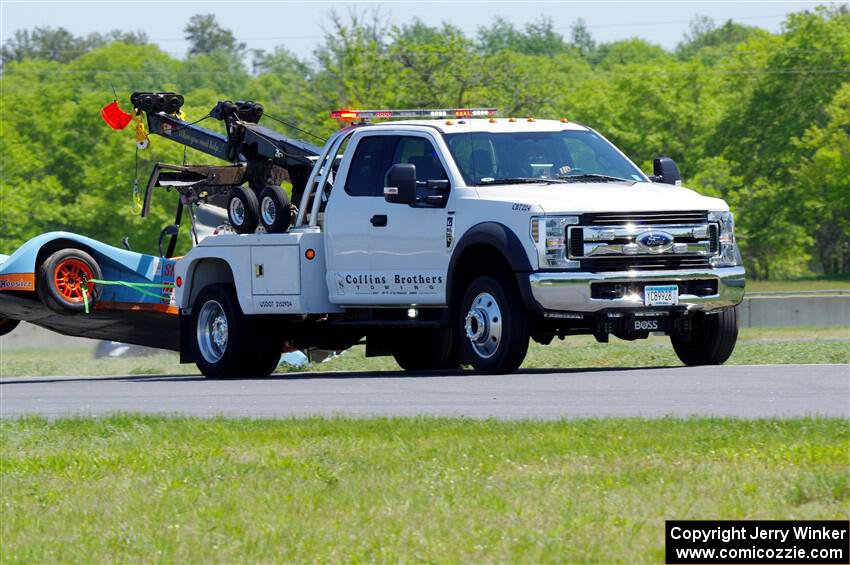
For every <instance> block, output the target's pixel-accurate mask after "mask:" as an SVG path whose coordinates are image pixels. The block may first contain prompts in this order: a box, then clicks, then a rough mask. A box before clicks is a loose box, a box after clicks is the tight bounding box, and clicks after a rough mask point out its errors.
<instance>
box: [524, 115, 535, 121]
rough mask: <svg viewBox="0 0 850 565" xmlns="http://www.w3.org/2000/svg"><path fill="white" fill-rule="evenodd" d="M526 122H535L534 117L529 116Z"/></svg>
mask: <svg viewBox="0 0 850 565" xmlns="http://www.w3.org/2000/svg"><path fill="white" fill-rule="evenodd" d="M525 121H527V122H533V121H534V118H533V117H531V116H528V118H526V120H525Z"/></svg>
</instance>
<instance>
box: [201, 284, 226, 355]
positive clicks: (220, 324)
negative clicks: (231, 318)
mask: <svg viewBox="0 0 850 565" xmlns="http://www.w3.org/2000/svg"><path fill="white" fill-rule="evenodd" d="M197 339H198V349H200V351H201V355H203V357H204V360H206V361H207V363H218V362H219V361H220V360H221V358H222V357H224V352H225V351H227V339H228V327H227V314H225V313H224V308H222V307H221V304H219V303H218V301H216V300H208V301H207V302H206V303H205V304H204V305H203V306H202V307H201V312H200V313H199V314H198V327H197Z"/></svg>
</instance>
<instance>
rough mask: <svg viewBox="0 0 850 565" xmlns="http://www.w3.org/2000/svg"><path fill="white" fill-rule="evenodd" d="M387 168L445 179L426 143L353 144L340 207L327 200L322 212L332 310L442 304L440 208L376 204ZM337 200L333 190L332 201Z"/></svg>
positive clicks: (401, 139)
mask: <svg viewBox="0 0 850 565" xmlns="http://www.w3.org/2000/svg"><path fill="white" fill-rule="evenodd" d="M394 163H410V164H413V165H415V166H416V168H417V179H418V180H420V181H426V180H447V179H448V177H447V175H446V172H445V166H444V164H443V162H442V160H441V158H440V156H439V155H438V154H437V151H436V149H435V148H434V145H433V143H432V142H431V140H430V139H429V138H428V137H427V136H426V135H416V134H415V133H413V132H411V133H410V134H407V135H388V134H387V133H385V134H383V135H381V134H378V135H366V136H364V137H363V138H361V140H360V141H359V142H358V143H357V146H356V147H355V148H354V155H353V157H352V160H351V164H350V167H349V169H348V171H347V174H346V179H345V200H346V201H345V202H344V203H343V202H341V201H340V200H341V199H338V198H337V199H335V198H333V196H332V198H331V201H330V202H329V203H328V209H327V225H328V228H329V229H328V233H329V242H330V249H329V257H328V261H329V268H328V279H329V280H328V286H329V289H330V298H331V301H332V302H334V303H336V304H372V305H395V304H399V305H401V304H443V303H444V302H445V285H446V273H447V270H448V262H449V254H448V252H447V245H446V222H447V218H448V213H447V211H446V208H445V207H440V208H435V207H427V206H408V205H406V204H391V203H389V202H387V201H386V200H384V179H385V176H386V173H387V171H388V170H389V168H390V167H391V166H392V165H393V164H394ZM339 180H340V181H342V179H339ZM336 188H337V186H335V189H336ZM341 192H342V191H337V190H334V193H336V195H337V196H340V193H341ZM335 204H336V205H337V206H335ZM334 208H336V209H334ZM343 214H344V215H345V216H346V218H345V219H343V220H342V225H341V224H340V220H341V219H342V218H340V216H341V215H343ZM339 228H342V229H341V230H340V231H338V229H339ZM331 232H333V234H331ZM363 236H366V239H367V241H365V242H364V241H363V240H362V238H363ZM364 244H365V245H364ZM364 251H367V253H368V256H364V254H363V252H364ZM341 255H342V256H341Z"/></svg>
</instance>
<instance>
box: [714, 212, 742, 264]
mask: <svg viewBox="0 0 850 565" xmlns="http://www.w3.org/2000/svg"><path fill="white" fill-rule="evenodd" d="M708 221H709V222H713V223H716V224H717V227H718V236H719V240H720V241H719V243H720V254H719V255H717V256H715V257H712V258H711V266H712V267H735V266H737V265H740V264H741V253H740V251H738V244H737V243H735V218H734V216H733V215H732V212H709V213H708Z"/></svg>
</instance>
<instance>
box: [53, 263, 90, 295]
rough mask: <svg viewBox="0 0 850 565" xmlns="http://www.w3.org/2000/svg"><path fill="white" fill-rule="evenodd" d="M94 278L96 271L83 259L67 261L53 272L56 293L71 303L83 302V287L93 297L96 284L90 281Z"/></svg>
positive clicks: (57, 266)
mask: <svg viewBox="0 0 850 565" xmlns="http://www.w3.org/2000/svg"><path fill="white" fill-rule="evenodd" d="M93 278H94V271H92V268H91V267H90V266H89V264H88V263H86V262H85V261H83V260H82V259H74V258H70V259H65V260H64V261H61V262H60V263H59V264H58V265H56V270H55V271H53V285H54V286H55V288H56V291H57V292H58V293H59V295H60V296H61V297H62V298H64V299H65V300H67V301H69V302H82V301H83V287H85V288H86V293H88V295H89V297H91V295H92V292H93V291H94V283H93V282H89V281H91V279H93Z"/></svg>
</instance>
